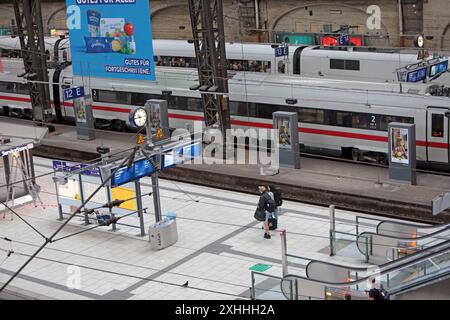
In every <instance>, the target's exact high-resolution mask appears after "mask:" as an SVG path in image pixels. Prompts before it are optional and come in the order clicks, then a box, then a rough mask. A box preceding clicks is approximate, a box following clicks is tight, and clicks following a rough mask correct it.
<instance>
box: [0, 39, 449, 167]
mask: <svg viewBox="0 0 450 320" xmlns="http://www.w3.org/2000/svg"><path fill="white" fill-rule="evenodd" d="M154 51H155V61H156V64H157V67H156V79H157V80H156V81H155V82H147V83H143V82H139V81H125V80H116V79H106V78H102V79H100V78H99V79H96V78H90V79H88V80H86V78H85V79H84V82H82V80H81V79H79V78H77V77H75V78H74V77H73V76H72V71H71V67H70V66H69V67H67V68H65V69H63V70H62V71H57V72H56V74H55V71H51V72H50V79H53V80H52V81H53V82H52V85H51V91H52V97H53V99H52V104H53V107H54V108H55V109H57V108H60V110H61V112H62V115H63V117H64V118H73V115H74V112H73V105H72V104H71V103H70V102H65V101H61V100H62V99H61V98H60V97H62V89H63V88H64V87H65V86H73V85H84V86H85V87H88V89H89V91H90V92H91V94H92V98H93V109H94V117H95V118H96V121H97V124H99V125H100V124H105V125H107V126H109V127H110V128H112V129H117V130H120V129H123V128H125V127H126V126H128V125H129V115H130V113H131V112H132V111H133V110H134V109H136V108H137V107H139V106H142V105H143V104H144V103H145V101H146V100H148V99H151V98H164V99H167V100H168V102H169V118H170V126H171V127H186V126H188V125H189V124H192V122H193V121H196V120H198V121H201V120H202V119H203V112H202V105H201V99H200V97H201V96H200V93H199V92H198V91H191V90H189V88H190V87H191V86H193V85H194V84H197V83H198V77H197V72H196V69H195V63H196V62H195V59H194V51H193V47H192V44H190V43H188V42H186V41H173V40H154ZM289 51H290V52H289V57H288V59H286V60H285V59H283V58H274V49H273V47H272V46H271V45H262V44H237V43H235V44H228V45H227V58H228V60H229V66H230V69H231V70H234V71H230V73H229V90H230V108H231V123H232V126H233V127H242V128H248V127H261V128H270V127H271V126H272V120H271V118H272V113H273V112H274V111H278V110H283V111H294V112H298V116H299V128H300V129H299V137H300V143H301V144H302V146H304V147H305V148H308V149H309V150H317V151H325V152H327V151H338V152H341V153H342V154H344V155H348V156H350V157H353V158H355V157H361V156H363V157H365V158H371V159H373V160H379V161H383V160H384V159H385V155H386V153H387V151H388V149H387V148H388V146H387V141H388V137H387V125H388V123H389V122H393V121H394V122H403V123H415V124H416V139H417V159H418V161H421V162H426V163H429V164H439V165H441V166H443V167H444V168H446V169H450V148H449V145H450V134H449V127H450V123H449V121H450V99H449V92H450V90H449V88H448V86H450V80H449V76H448V73H446V70H447V68H448V65H446V64H445V60H444V59H441V60H436V63H437V62H439V61H441V62H444V63H443V65H444V66H445V70H444V71H445V73H443V74H442V75H441V76H440V77H439V78H437V79H435V80H433V81H428V82H427V81H420V82H416V83H400V82H399V81H398V78H397V69H399V68H400V67H404V66H406V65H408V64H414V63H417V62H418V61H417V55H416V54H405V53H402V54H400V53H398V52H396V51H395V50H379V49H371V48H322V47H317V46H313V47H300V46H299V47H295V46H291V47H289ZM3 64H4V69H5V70H6V71H7V72H6V73H4V74H3V75H1V80H0V106H5V107H4V108H3V109H4V112H6V113H9V114H12V113H14V112H16V113H21V112H23V110H24V109H29V108H30V104H29V101H30V100H29V97H28V92H27V87H26V83H25V81H24V80H21V79H20V78H17V76H16V75H17V73H19V72H22V68H23V67H22V64H21V61H20V60H16V59H7V60H5V59H4V62H3ZM283 66H284V67H283ZM241 70H244V71H245V72H241ZM252 71H253V72H252ZM257 71H259V72H257ZM426 72H427V74H428V75H431V76H434V73H435V71H434V69H432V68H431V67H428V69H427V70H426ZM6 106H8V107H6Z"/></svg>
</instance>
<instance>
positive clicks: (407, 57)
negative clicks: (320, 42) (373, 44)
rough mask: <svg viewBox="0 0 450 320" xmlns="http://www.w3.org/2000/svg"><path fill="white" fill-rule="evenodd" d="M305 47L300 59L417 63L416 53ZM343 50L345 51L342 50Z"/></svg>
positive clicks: (400, 63)
mask: <svg viewBox="0 0 450 320" xmlns="http://www.w3.org/2000/svg"><path fill="white" fill-rule="evenodd" d="M339 48H341V49H342V47H319V46H313V47H307V48H304V49H303V51H302V57H303V58H307V57H314V58H318V57H323V58H336V59H340V58H342V59H355V60H362V59H363V60H366V61H367V60H372V61H398V62H399V65H401V66H403V65H404V64H411V63H417V62H419V60H418V59H417V52H416V53H413V52H411V51H399V50H390V49H374V50H369V49H370V48H364V49H365V50H362V48H357V47H344V48H343V49H342V50H339ZM344 49H345V50H344Z"/></svg>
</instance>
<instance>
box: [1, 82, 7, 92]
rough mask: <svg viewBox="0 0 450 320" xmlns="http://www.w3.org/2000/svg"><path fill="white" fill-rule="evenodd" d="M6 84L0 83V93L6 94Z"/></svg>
mask: <svg viewBox="0 0 450 320" xmlns="http://www.w3.org/2000/svg"><path fill="white" fill-rule="evenodd" d="M7 88H8V82H5V81H0V92H8V91H9V90H8V89H7Z"/></svg>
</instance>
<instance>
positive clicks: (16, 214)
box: [0, 200, 47, 240]
mask: <svg viewBox="0 0 450 320" xmlns="http://www.w3.org/2000/svg"><path fill="white" fill-rule="evenodd" d="M0 203H1V204H2V205H4V206H5V208H7V209H8V210H9V211H11V212H12V213H13V214H14V215H15V216H16V217H18V218H19V219H20V220H22V221H23V222H24V223H25V224H26V225H27V226H29V227H30V228H31V229H33V230H34V231H35V232H36V233H37V234H39V235H40V236H41V237H42V238H44V239H45V240H47V237H46V236H44V235H43V234H42V233H41V232H40V231H39V230H37V229H36V228H35V227H33V226H32V225H31V224H30V223H29V222H28V221H26V220H25V219H24V218H22V216H21V215H20V214H18V213H17V212H16V211H15V210H13V209H12V208H11V207H9V206H8V205H7V204H6V203H4V202H3V201H1V200H0Z"/></svg>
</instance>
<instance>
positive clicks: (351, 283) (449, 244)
mask: <svg viewBox="0 0 450 320" xmlns="http://www.w3.org/2000/svg"><path fill="white" fill-rule="evenodd" d="M438 246H440V247H441V246H442V247H443V248H440V249H439V250H438V251H435V252H431V253H427V254H426V255H425V256H422V257H419V258H417V257H416V259H414V260H413V261H409V262H406V263H403V264H401V265H399V266H394V267H391V268H388V269H386V270H382V271H380V272H379V273H378V274H377V275H383V274H387V273H390V272H393V271H397V270H401V269H402V268H407V267H410V266H412V265H416V264H417V263H418V262H419V263H420V262H422V261H424V260H428V259H430V258H433V257H434V256H438V255H441V254H443V253H445V252H447V251H448V250H449V249H450V241H446V243H445V244H440V245H438ZM427 251H429V250H427ZM421 253H422V254H423V253H424V252H421ZM375 275H376V274H371V275H369V276H365V277H363V278H360V279H358V280H355V281H349V282H337V283H334V282H329V281H323V280H318V279H311V278H306V277H303V276H299V275H295V274H287V275H285V276H284V277H283V279H282V280H281V281H280V289H281V292H282V293H283V295H284V296H285V297H286V298H288V297H287V296H286V295H285V293H284V290H283V281H284V280H285V279H286V280H289V281H292V279H288V278H289V277H292V278H294V279H302V280H305V281H307V282H312V283H318V284H321V285H324V286H325V287H334V288H339V287H344V288H348V287H350V286H354V285H358V284H361V283H364V282H366V281H367V280H368V279H369V278H371V277H374V276H375ZM430 275H431V274H430ZM408 288H411V286H409V287H408ZM288 299H289V298H288Z"/></svg>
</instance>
